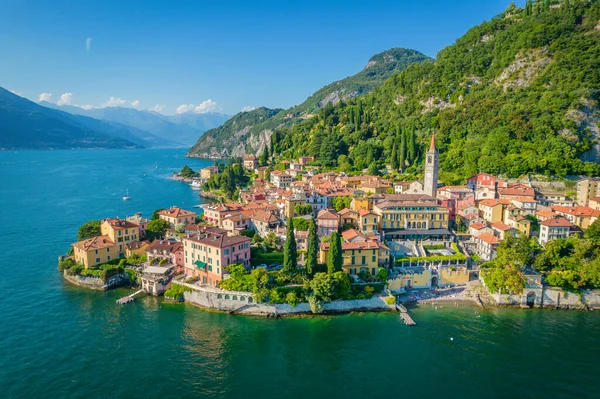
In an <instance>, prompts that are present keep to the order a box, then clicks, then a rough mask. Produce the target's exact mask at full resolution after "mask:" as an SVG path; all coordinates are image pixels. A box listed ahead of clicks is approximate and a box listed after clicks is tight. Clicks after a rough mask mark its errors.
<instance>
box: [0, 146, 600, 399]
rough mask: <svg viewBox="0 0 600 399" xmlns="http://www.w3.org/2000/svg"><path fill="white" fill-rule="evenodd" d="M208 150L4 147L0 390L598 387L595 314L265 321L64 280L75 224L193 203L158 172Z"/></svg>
mask: <svg viewBox="0 0 600 399" xmlns="http://www.w3.org/2000/svg"><path fill="white" fill-rule="evenodd" d="M210 163H211V161H205V160H195V159H185V158H184V157H183V151H181V150H129V151H127V150H114V151H47V152H44V151H39V152H38V151H24V152H18V153H14V152H0V221H1V222H2V230H1V231H0V238H1V242H2V246H3V248H4V249H3V251H4V255H5V256H4V257H3V261H2V264H1V273H0V295H1V299H0V303H1V305H2V306H1V313H0V315H1V320H0V397H3V398H17V397H18V398H37V397H44V398H101V397H108V398H113V397H114V398H133V397H146V398H199V397H216V398H261V399H262V398H281V397H290V398H337V397H342V398H430V397H436V398H574V397H577V398H598V397H600V394H599V390H600V368H599V367H598V362H599V361H600V342H599V337H600V313H598V312H596V313H584V312H574V311H546V310H530V311H521V310H516V309H498V310H490V311H487V312H479V311H478V310H477V309H475V308H471V307H461V308H456V307H453V306H451V305H444V306H443V307H442V308H438V309H437V310H436V309H435V308H431V307H426V308H417V309H414V310H413V311H412V314H413V318H414V319H415V321H416V322H417V323H418V325H417V326H416V327H406V326H405V325H404V324H403V323H402V321H401V320H400V319H399V317H398V315H397V314H393V313H385V314H352V315H345V316H336V317H315V318H289V319H282V320H271V319H260V318H252V317H244V316H229V315H224V314H218V313H211V312H206V311H203V310H201V309H198V308H195V307H192V306H188V305H182V304H167V303H163V302H162V299H161V298H153V297H147V296H146V297H141V298H138V299H136V301H135V302H134V303H133V304H130V305H125V306H121V305H116V304H115V300H116V299H118V298H120V297H121V296H123V295H124V294H126V293H130V292H131V291H130V290H127V289H118V290H114V291H109V292H93V291H88V290H85V289H81V288H77V287H73V286H71V285H69V284H68V283H66V282H64V281H63V279H62V277H61V276H60V274H59V273H58V271H57V270H56V259H57V256H58V255H59V254H61V253H64V252H65V251H66V250H67V249H68V248H69V245H70V244H71V243H72V242H73V241H74V238H75V235H76V232H77V228H78V226H79V225H80V224H82V223H84V222H85V221H87V220H90V219H99V218H103V217H109V216H113V217H114V216H120V217H125V216H127V215H131V214H133V213H134V212H137V211H140V212H143V213H144V214H145V215H146V216H150V214H151V212H152V210H154V209H156V208H159V207H168V206H172V205H178V206H182V207H186V208H189V209H191V207H192V206H193V205H195V204H197V203H199V202H200V199H199V197H198V193H197V192H195V191H193V190H191V189H190V188H189V186H187V185H186V184H183V183H179V182H175V181H171V180H168V179H167V178H168V177H169V176H170V175H171V174H172V172H173V171H176V170H179V169H181V168H182V167H183V165H184V164H188V165H190V166H191V167H192V168H194V169H198V168H199V167H202V166H205V165H209V164H210ZM157 165H158V168H156V166H157ZM144 174H145V176H144ZM127 189H129V195H130V196H131V197H132V198H131V201H122V199H121V198H122V197H123V195H125V191H126V190H127ZM476 312H479V314H477V313H476Z"/></svg>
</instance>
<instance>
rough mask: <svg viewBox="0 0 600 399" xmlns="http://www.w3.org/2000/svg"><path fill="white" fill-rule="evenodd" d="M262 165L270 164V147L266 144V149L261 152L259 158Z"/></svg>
mask: <svg viewBox="0 0 600 399" xmlns="http://www.w3.org/2000/svg"><path fill="white" fill-rule="evenodd" d="M258 163H259V164H260V166H267V165H268V164H269V147H268V146H266V147H265V150H264V151H263V152H262V154H260V158H259V160H258Z"/></svg>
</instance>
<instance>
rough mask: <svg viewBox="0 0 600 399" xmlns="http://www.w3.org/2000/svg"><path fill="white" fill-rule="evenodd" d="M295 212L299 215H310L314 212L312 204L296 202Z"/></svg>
mask: <svg viewBox="0 0 600 399" xmlns="http://www.w3.org/2000/svg"><path fill="white" fill-rule="evenodd" d="M294 213H295V214H296V215H298V216H304V215H310V214H311V213H312V205H311V204H296V205H294Z"/></svg>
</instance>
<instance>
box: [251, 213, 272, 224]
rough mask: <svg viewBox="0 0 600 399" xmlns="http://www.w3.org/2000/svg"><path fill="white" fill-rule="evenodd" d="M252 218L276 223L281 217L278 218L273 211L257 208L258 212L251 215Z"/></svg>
mask: <svg viewBox="0 0 600 399" xmlns="http://www.w3.org/2000/svg"><path fill="white" fill-rule="evenodd" d="M250 219H252V220H258V221H261V222H265V223H275V222H277V221H279V219H277V217H276V216H275V215H273V214H272V213H271V212H265V211H261V210H257V211H256V212H254V214H253V215H252V216H250Z"/></svg>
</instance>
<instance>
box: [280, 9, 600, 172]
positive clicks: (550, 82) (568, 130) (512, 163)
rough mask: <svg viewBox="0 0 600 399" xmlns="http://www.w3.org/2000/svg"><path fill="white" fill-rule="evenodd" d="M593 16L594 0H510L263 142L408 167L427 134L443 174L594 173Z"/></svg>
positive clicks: (599, 34)
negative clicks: (432, 49) (360, 91)
mask: <svg viewBox="0 0 600 399" xmlns="http://www.w3.org/2000/svg"><path fill="white" fill-rule="evenodd" d="M599 20H600V6H599V4H598V1H597V0H593V1H587V0H568V1H566V0H563V1H561V2H560V3H559V2H553V1H547V0H546V1H537V2H528V3H527V6H526V7H525V8H524V9H520V8H518V7H515V6H514V5H511V6H510V7H509V8H508V9H507V10H506V11H505V12H504V13H503V14H501V15H498V16H496V17H494V18H493V19H492V20H491V21H489V22H484V23H482V24H481V25H479V26H477V27H474V28H472V29H471V30H469V31H468V32H467V33H466V34H465V35H464V36H463V37H461V38H459V39H458V40H457V41H456V43H455V44H454V45H452V46H449V47H447V48H445V49H443V50H442V51H440V53H439V54H438V56H437V58H436V61H435V62H434V63H420V64H414V65H411V66H409V67H408V68H406V69H405V70H404V71H402V72H401V73H399V74H397V75H394V76H393V77H391V78H389V79H388V80H387V81H386V82H385V83H384V84H383V85H382V86H381V87H379V88H377V89H375V90H374V91H373V92H371V93H370V94H368V95H366V96H361V97H358V98H356V99H353V100H350V101H348V102H342V103H339V104H337V105H336V106H331V105H329V106H327V107H325V108H323V109H322V110H321V112H320V113H319V115H318V116H317V117H315V118H312V119H311V120H308V121H305V122H303V123H300V124H297V125H295V126H293V127H292V128H285V129H280V130H279V131H277V132H276V134H274V135H273V139H272V143H271V146H272V148H271V150H275V152H276V153H278V154H282V155H285V156H286V157H296V156H298V155H303V154H308V155H314V156H316V157H317V158H319V161H320V162H321V163H322V164H323V165H327V166H330V167H332V168H339V169H342V170H346V171H353V170H361V169H362V168H366V167H370V168H371V170H373V171H375V170H376V169H378V168H379V167H381V166H383V164H384V163H392V164H397V165H402V166H403V168H404V172H406V173H408V174H413V175H416V174H418V173H419V171H420V167H419V164H420V162H421V159H422V152H423V149H424V148H425V144H426V143H427V141H428V139H429V138H430V137H431V134H432V133H433V132H435V133H436V139H437V145H438V148H439V149H440V152H441V155H440V160H441V168H442V170H443V173H442V174H441V177H442V179H443V180H445V181H446V182H448V183H452V182H459V181H461V180H462V179H464V178H465V177H466V176H468V175H471V174H474V173H476V172H479V171H484V172H489V173H500V174H505V175H507V176H519V175H521V174H524V173H532V172H533V173H543V174H551V175H559V176H563V175H567V174H576V173H577V174H578V173H584V174H589V175H598V174H599V173H600V167H599V165H598V163H597V162H596V161H597V160H598V158H597V150H596V148H595V141H596V136H597V135H598V133H599V128H598V120H600V114H599V112H598V99H599V93H600V91H599V89H600V21H599ZM271 152H272V151H271ZM583 159H586V160H590V161H592V162H584V161H583Z"/></svg>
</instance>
